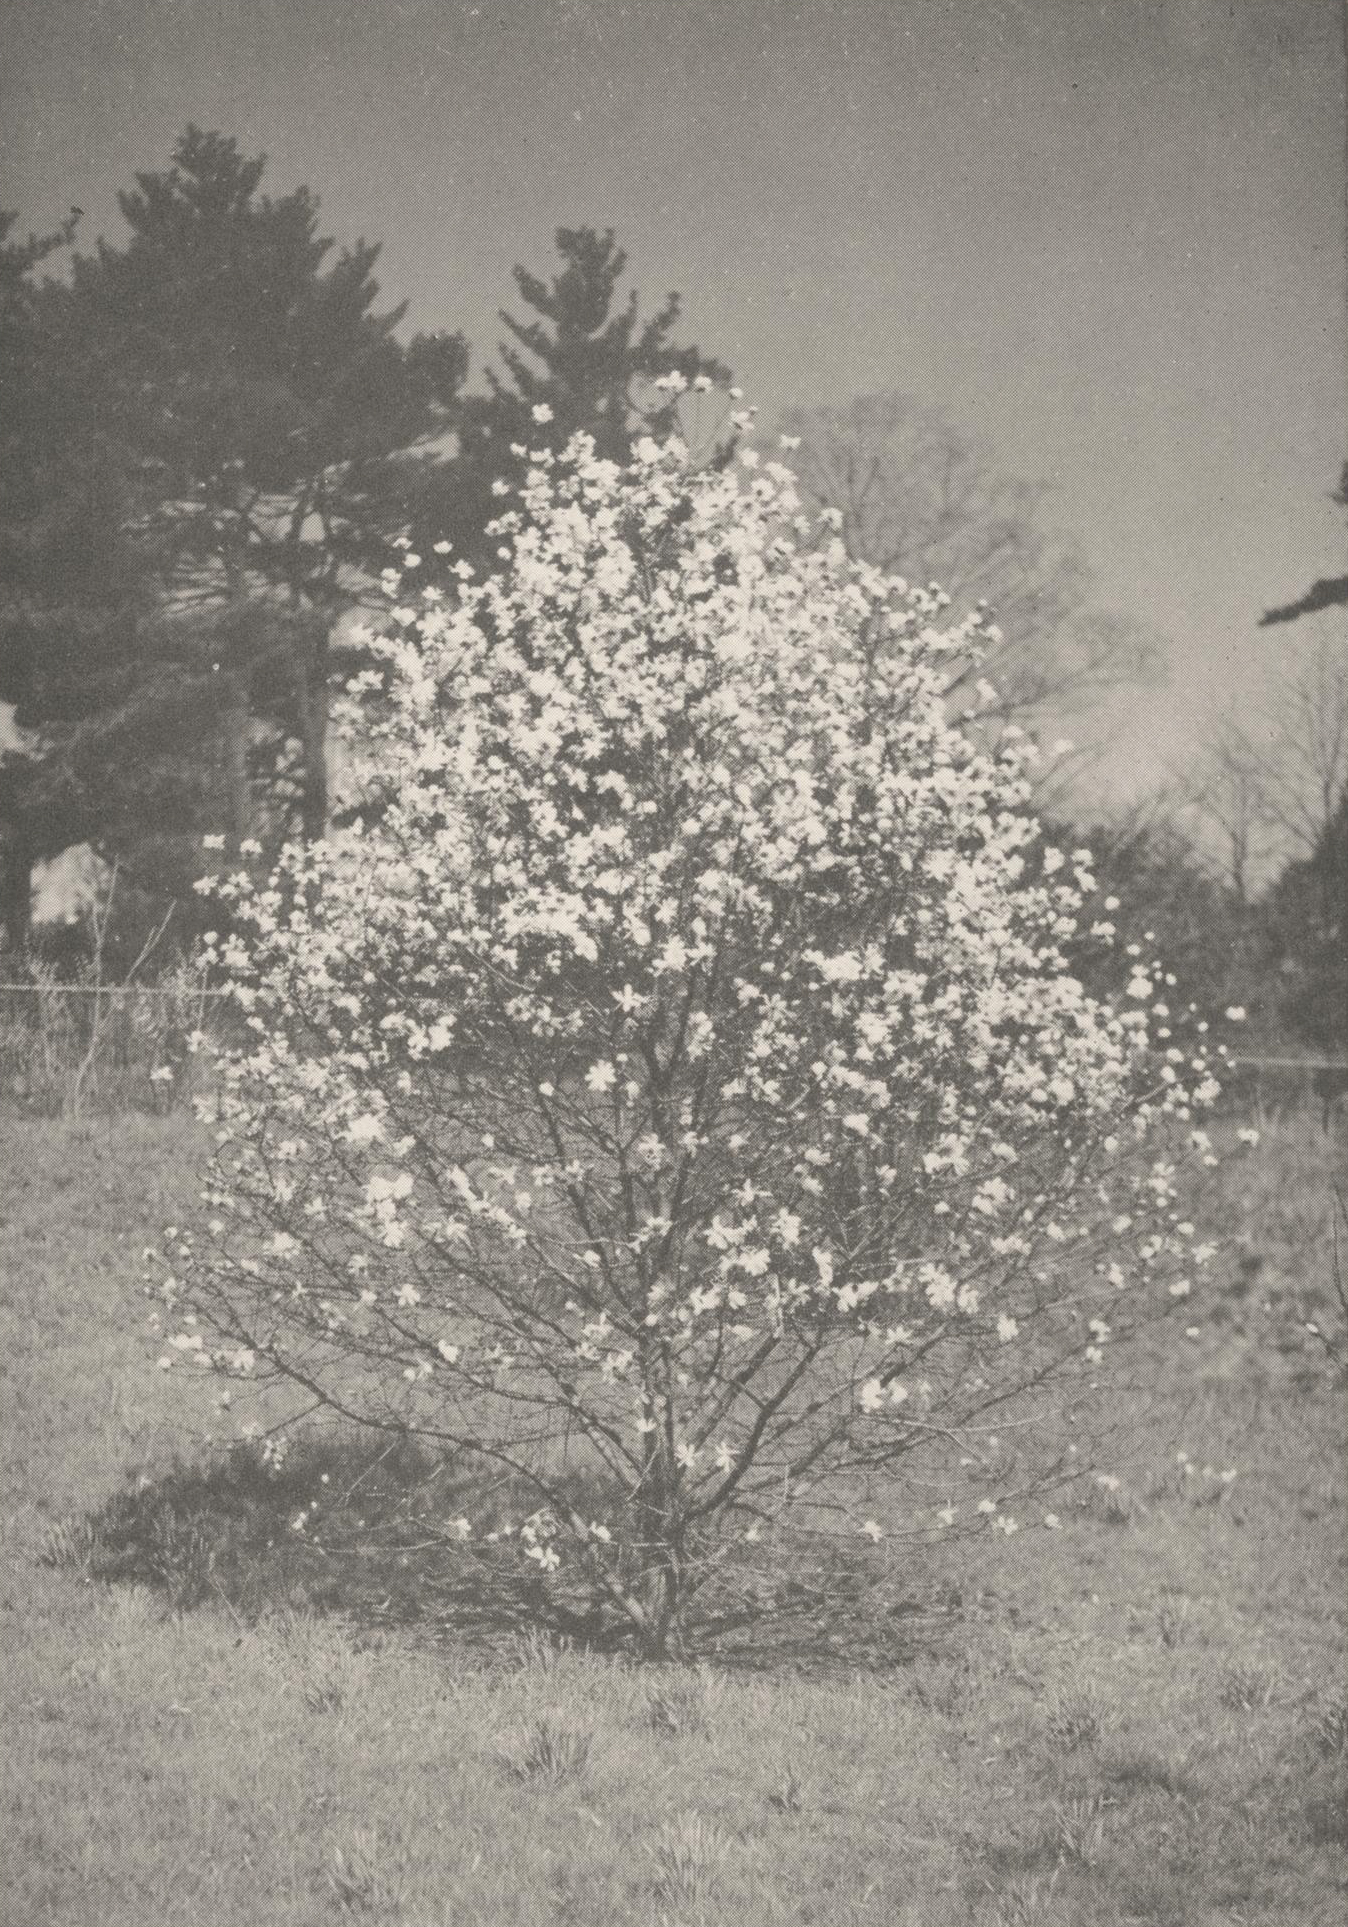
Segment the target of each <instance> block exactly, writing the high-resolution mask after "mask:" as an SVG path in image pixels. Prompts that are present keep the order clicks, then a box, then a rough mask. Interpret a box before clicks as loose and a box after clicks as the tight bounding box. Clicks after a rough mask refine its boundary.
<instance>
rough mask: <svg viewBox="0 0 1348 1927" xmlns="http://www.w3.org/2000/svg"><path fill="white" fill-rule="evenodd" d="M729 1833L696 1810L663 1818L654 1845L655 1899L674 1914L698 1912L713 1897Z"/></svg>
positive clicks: (728, 1841) (725, 1853)
mask: <svg viewBox="0 0 1348 1927" xmlns="http://www.w3.org/2000/svg"><path fill="white" fill-rule="evenodd" d="M729 1851H730V1836H729V1835H728V1834H727V1833H725V1832H724V1831H723V1830H722V1829H721V1828H720V1827H718V1826H717V1824H716V1822H715V1821H714V1820H708V1819H706V1818H705V1817H704V1816H703V1815H702V1814H700V1813H697V1812H696V1811H691V1810H690V1811H689V1812H687V1813H684V1814H681V1815H680V1816H679V1818H678V1819H676V1820H667V1821H666V1822H665V1824H664V1826H663V1827H662V1828H661V1829H660V1836H659V1839H658V1840H657V1841H656V1844H655V1848H654V1859H655V1868H656V1873H655V1892H656V1898H657V1900H658V1901H659V1902H660V1903H661V1904H663V1905H664V1906H666V1907H670V1908H673V1909H674V1910H675V1912H676V1913H684V1912H687V1911H688V1910H690V1909H691V1910H693V1911H694V1912H701V1911H702V1910H703V1909H704V1908H705V1907H706V1906H707V1904H708V1902H709V1901H711V1900H713V1899H714V1898H715V1896H716V1892H717V1888H718V1886H719V1884H720V1878H721V1870H722V1867H723V1866H724V1863H725V1859H726V1856H727V1854H728V1853H729Z"/></svg>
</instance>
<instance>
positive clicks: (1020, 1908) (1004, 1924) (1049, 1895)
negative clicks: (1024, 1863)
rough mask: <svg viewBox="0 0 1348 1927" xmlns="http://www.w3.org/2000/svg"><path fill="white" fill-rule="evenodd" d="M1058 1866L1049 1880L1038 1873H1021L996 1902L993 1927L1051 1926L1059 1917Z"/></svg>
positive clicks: (990, 1925) (990, 1922)
mask: <svg viewBox="0 0 1348 1927" xmlns="http://www.w3.org/2000/svg"><path fill="white" fill-rule="evenodd" d="M1058 1871H1059V1870H1058V1868H1056V1867H1055V1868H1054V1869H1053V1872H1052V1873H1051V1874H1050V1875H1049V1876H1048V1878H1047V1879H1046V1880H1045V1879H1043V1878H1041V1876H1040V1875H1038V1874H1028V1873H1024V1874H1017V1875H1015V1876H1014V1877H1013V1878H1012V1879H1011V1880H1009V1881H1008V1882H1007V1884H1006V1886H1005V1888H1003V1890H1002V1892H1001V1893H999V1894H998V1895H997V1897H996V1899H995V1901H994V1904H993V1911H992V1915H991V1919H990V1921H989V1927H1048V1923H1049V1922H1050V1921H1051V1920H1053V1919H1054V1918H1055V1907H1054V1899H1053V1890H1054V1888H1055V1887H1056V1886H1057V1884H1058Z"/></svg>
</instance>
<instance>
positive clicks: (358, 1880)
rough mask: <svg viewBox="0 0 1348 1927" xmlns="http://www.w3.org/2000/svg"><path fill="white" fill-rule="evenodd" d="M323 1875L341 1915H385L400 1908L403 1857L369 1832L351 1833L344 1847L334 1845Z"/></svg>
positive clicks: (403, 1879) (370, 1830)
mask: <svg viewBox="0 0 1348 1927" xmlns="http://www.w3.org/2000/svg"><path fill="white" fill-rule="evenodd" d="M327 1873H328V1885H329V1887H330V1889H331V1891H332V1894H333V1897H334V1899H335V1900H336V1902H337V1905H338V1906H339V1908H340V1909H341V1910H342V1912H343V1913H346V1914H356V1915H364V1914H384V1915H387V1914H388V1913H390V1912H394V1911H396V1910H397V1909H399V1908H400V1907H401V1905H402V1901H403V1896H404V1893H405V1890H406V1884H407V1881H406V1867H405V1864H404V1861H403V1857H402V1856H401V1855H399V1854H398V1853H397V1852H396V1850H393V1849H391V1848H389V1847H387V1846H385V1845H383V1844H381V1842H380V1838H379V1834H378V1832H377V1831H376V1830H375V1829H373V1828H369V1829H367V1830H364V1831H360V1832H357V1833H353V1834H352V1835H351V1836H350V1838H349V1839H348V1840H347V1841H346V1843H345V1844H344V1845H342V1844H339V1843H336V1842H334V1844H333V1845H332V1847H331V1849H330V1850H329V1854H328V1868H327Z"/></svg>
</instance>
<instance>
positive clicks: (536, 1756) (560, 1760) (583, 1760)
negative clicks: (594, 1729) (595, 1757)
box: [506, 1716, 594, 1786]
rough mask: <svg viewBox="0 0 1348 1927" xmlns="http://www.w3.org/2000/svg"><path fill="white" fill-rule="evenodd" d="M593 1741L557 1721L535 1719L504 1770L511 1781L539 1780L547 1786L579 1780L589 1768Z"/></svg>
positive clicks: (577, 1730) (589, 1737) (584, 1734)
mask: <svg viewBox="0 0 1348 1927" xmlns="http://www.w3.org/2000/svg"><path fill="white" fill-rule="evenodd" d="M593 1737H594V1736H593V1734H591V1733H589V1732H586V1731H584V1730H583V1729H581V1728H579V1727H575V1726H571V1725H568V1724H566V1723H564V1722H562V1721H560V1720H556V1719H550V1718H548V1717H546V1716H545V1717H543V1718H541V1719H537V1720H535V1721H534V1722H533V1724H532V1725H531V1726H530V1727H529V1728H528V1729H527V1730H526V1732H525V1734H524V1737H523V1739H522V1740H521V1741H520V1743H519V1745H518V1747H517V1748H516V1749H515V1751H514V1752H513V1753H511V1754H509V1755H508V1756H507V1758H506V1767H507V1770H508V1771H509V1773H510V1775H511V1777H512V1779H516V1780H538V1781H542V1782H544V1783H545V1784H546V1785H548V1786H559V1785H560V1784H561V1782H562V1781H563V1780H576V1779H579V1778H580V1776H581V1775H582V1774H583V1773H584V1771H585V1769H586V1767H587V1766H588V1765H589V1762H590V1747H591V1745H592V1744H593Z"/></svg>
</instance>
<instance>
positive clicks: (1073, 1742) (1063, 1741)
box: [1044, 1680, 1116, 1753]
mask: <svg viewBox="0 0 1348 1927" xmlns="http://www.w3.org/2000/svg"><path fill="white" fill-rule="evenodd" d="M1115 1719H1116V1713H1115V1709H1114V1707H1113V1705H1112V1703H1111V1702H1110V1701H1109V1700H1108V1699H1106V1697H1105V1696H1104V1694H1103V1693H1102V1692H1101V1691H1100V1689H1099V1687H1098V1686H1097V1685H1096V1684H1095V1682H1094V1681H1093V1680H1087V1681H1085V1682H1084V1683H1082V1684H1081V1685H1077V1686H1071V1687H1067V1688H1060V1689H1059V1690H1058V1691H1056V1692H1055V1693H1053V1694H1052V1696H1051V1697H1050V1699H1049V1702H1048V1706H1047V1709H1046V1712H1045V1716H1044V1725H1045V1729H1046V1730H1047V1732H1048V1735H1049V1737H1050V1739H1052V1740H1053V1742H1054V1744H1055V1745H1056V1746H1058V1747H1060V1748H1061V1749H1062V1751H1063V1752H1064V1753H1070V1752H1072V1751H1074V1749H1075V1748H1077V1747H1079V1746H1094V1745H1096V1744H1097V1742H1098V1741H1099V1740H1101V1739H1103V1738H1104V1736H1105V1734H1106V1733H1107V1732H1108V1731H1109V1729H1110V1727H1111V1726H1113V1724H1114V1722H1115Z"/></svg>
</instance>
